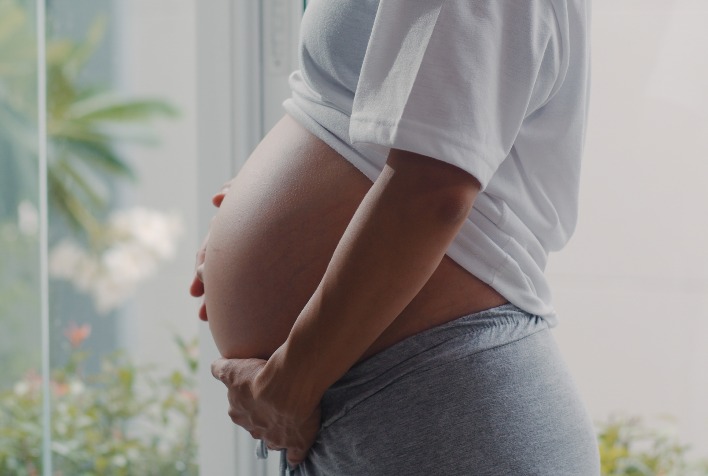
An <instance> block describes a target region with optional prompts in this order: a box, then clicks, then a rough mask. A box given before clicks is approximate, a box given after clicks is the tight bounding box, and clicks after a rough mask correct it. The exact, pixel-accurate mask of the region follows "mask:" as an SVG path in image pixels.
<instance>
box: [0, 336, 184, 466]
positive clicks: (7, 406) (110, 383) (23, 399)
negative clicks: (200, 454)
mask: <svg viewBox="0 0 708 476" xmlns="http://www.w3.org/2000/svg"><path fill="white" fill-rule="evenodd" d="M87 327H88V326H79V327H74V328H73V329H71V330H70V332H69V333H67V337H68V338H69V340H70V342H72V347H73V349H74V350H73V352H72V354H71V358H70V359H69V361H68V363H67V364H66V365H65V366H64V367H62V368H58V369H55V370H54V372H53V373H52V379H51V389H50V391H51V422H52V423H51V424H52V428H51V434H52V444H51V450H52V459H53V466H54V470H53V473H54V474H64V475H77V476H79V475H81V476H89V475H91V476H93V475H96V476H130V475H135V476H151V475H155V476H173V475H174V476H177V475H197V474H198V468H197V439H196V419H197V408H198V401H197V396H196V394H195V393H194V391H193V389H194V388H195V387H196V373H197V357H196V346H197V343H196V339H195V340H193V341H191V342H186V341H184V340H183V339H181V338H176V339H175V340H176V343H177V345H178V346H179V349H180V353H181V355H182V358H183V364H184V365H183V367H184V369H183V370H175V371H173V372H172V373H171V374H169V375H166V376H164V375H163V376H159V377H156V376H155V371H154V369H151V368H149V367H138V366H136V365H135V364H134V363H132V362H131V361H130V359H129V358H128V357H126V355H125V354H123V353H120V352H118V353H115V354H113V355H111V356H108V357H106V358H105V359H103V361H102V369H101V371H100V372H98V373H96V374H94V375H85V373H84V371H83V370H82V367H83V365H84V363H85V362H86V361H87V359H89V358H91V356H89V355H88V353H87V352H85V351H82V350H81V349H80V345H81V341H82V340H83V339H84V338H86V337H87V336H88V332H90V329H87ZM87 330H88V332H87ZM42 391H43V389H42V382H41V377H40V376H39V375H38V374H36V373H29V374H27V375H26V376H25V377H24V378H23V379H22V380H20V381H18V382H17V383H16V384H15V385H14V388H12V389H10V390H4V391H0V474H8V475H10V474H12V475H16V476H30V475H37V474H41V471H42V458H41V448H42V418H41V409H42Z"/></svg>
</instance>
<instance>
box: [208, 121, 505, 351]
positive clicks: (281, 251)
mask: <svg viewBox="0 0 708 476" xmlns="http://www.w3.org/2000/svg"><path fill="white" fill-rule="evenodd" d="M371 185H372V183H371V181H370V180H369V179H367V178H366V177H365V176H364V175H363V174H362V173H361V172H359V171H358V170H356V169H355V168H354V167H353V166H352V165H351V164H349V163H348V162H347V161H346V160H345V159H344V158H343V157H341V156H340V155H339V154H338V153H337V152H336V151H334V150H333V149H331V148H330V147H329V146H327V145H326V144H325V143H324V142H322V141H321V140H320V139H318V138H317V137H315V136H313V135H312V134H310V133H309V132H308V131H307V130H305V129H304V128H303V127H302V126H300V125H299V124H298V123H297V122H296V121H294V120H293V119H292V118H291V117H289V116H285V117H284V118H283V119H282V120H281V121H280V122H279V123H278V124H277V125H276V126H275V127H274V128H273V130H272V131H271V132H270V134H268V136H267V137H266V138H265V139H264V140H263V142H262V143H261V144H260V145H259V147H258V148H257V149H256V150H255V151H254V152H253V154H252V156H251V157H250V158H249V160H248V161H247V163H246V165H245V166H244V167H243V168H242V170H241V172H240V173H239V175H238V176H237V177H235V178H234V179H233V180H232V181H231V182H230V183H229V185H228V188H229V191H228V193H226V196H225V198H224V199H223V202H221V198H220V197H219V196H218V195H217V197H215V203H216V204H219V205H220V206H221V208H220V210H219V212H218V213H217V215H216V217H215V218H214V221H213V223H212V227H211V231H210V236H209V240H208V252H207V253H206V261H205V263H204V265H205V266H204V275H203V279H204V283H205V286H204V287H205V288H206V289H207V290H208V292H207V293H206V296H205V304H206V309H204V310H203V312H204V314H208V316H209V325H210V328H211V331H212V334H213V336H214V339H215V341H216V343H217V346H218V348H219V350H220V352H221V354H222V355H223V356H224V357H228V358H251V357H258V358H262V359H267V358H268V357H269V356H270V355H271V354H272V353H273V352H274V351H275V349H277V348H278V347H279V346H280V345H281V344H282V343H283V342H284V341H285V339H286V338H287V336H288V334H289V332H290V329H291V328H292V325H293V323H294V322H295V319H296V318H297V317H298V315H299V313H300V311H301V310H302V309H303V307H304V306H305V304H306V303H307V301H308V300H309V299H310V297H311V296H312V294H313V292H314V291H315V289H316V288H317V285H318V284H319V282H320V280H321V279H322V276H323V275H324V272H325V269H326V267H327V265H328V264H329V262H330V259H331V257H332V254H333V252H334V250H335V248H336V246H337V244H338V243H339V241H340V239H341V237H342V235H343V233H344V230H345V229H346V227H347V225H348V224H349V222H350V220H351V218H352V216H353V215H354V212H355V211H356V210H357V208H358V207H359V205H360V204H361V201H362V199H363V198H364V195H365V194H366V193H367V192H368V191H369V189H370V188H371ZM505 302H507V301H506V299H504V297H503V296H501V295H500V294H498V293H497V292H496V291H495V290H494V289H492V288H491V287H490V286H489V285H487V284H485V283H483V282H482V281H480V280H479V279H477V278H476V277H474V276H473V275H471V274H470V273H468V272H467V271H465V270H464V269H462V268H461V267H460V266H459V265H457V264H456V263H455V262H454V261H452V260H451V259H450V258H449V257H447V256H445V257H444V258H443V260H442V262H441V263H440V265H439V266H438V268H437V269H436V271H435V272H434V273H433V275H432V276H431V277H430V280H429V281H428V282H427V284H426V285H425V286H424V287H423V289H421V290H420V292H419V293H418V294H417V295H416V297H415V298H414V299H413V301H411V303H410V304H409V305H408V306H407V307H406V308H405V309H404V311H403V312H402V313H401V314H400V315H399V316H398V317H397V318H396V320H395V321H394V322H393V323H392V324H391V325H390V326H389V327H388V328H387V329H386V330H385V331H384V333H383V334H381V336H380V337H379V338H378V339H377V340H376V341H375V342H374V343H373V344H372V345H371V347H370V348H369V349H368V350H367V351H366V353H365V354H364V355H363V356H362V358H366V357H368V356H370V355H373V354H374V353H377V352H379V351H381V350H383V349H385V348H387V347H389V346H391V345H393V344H394V343H396V342H398V341H400V340H402V339H404V338H406V337H408V336H411V335H414V334H417V333H419V332H421V331H423V330H425V329H429V328H431V327H434V326H437V325H440V324H442V323H444V322H447V321H449V320H451V319H455V318H457V317H460V316H462V315H465V314H469V313H472V312H477V311H481V310H484V309H488V308H491V307H494V306H498V305H501V304H503V303H505Z"/></svg>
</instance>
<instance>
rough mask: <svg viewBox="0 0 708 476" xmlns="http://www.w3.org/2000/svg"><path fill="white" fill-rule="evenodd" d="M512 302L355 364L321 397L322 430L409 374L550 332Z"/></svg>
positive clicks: (539, 320)
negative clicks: (540, 332) (536, 334)
mask: <svg viewBox="0 0 708 476" xmlns="http://www.w3.org/2000/svg"><path fill="white" fill-rule="evenodd" d="M549 327H550V326H549V323H548V322H546V321H545V320H544V319H543V318H542V317H540V316H535V315H533V314H530V313H528V312H526V311H524V310H522V309H520V308H518V307H517V306H515V305H513V304H510V303H509V304H503V305H501V306H497V307H493V308H491V309H487V310H484V311H480V312H476V313H473V314H469V315H466V316H462V317H460V318H457V319H454V320H452V321H449V322H446V323H445V324H442V325H440V326H437V327H433V328H431V329H428V330H426V331H423V332H421V333H419V334H416V335H413V336H411V337H408V338H406V339H404V340H402V341H401V342H398V343H397V344H394V345H393V346H391V347H389V348H387V349H384V350H382V351H381V352H379V353H377V354H375V355H373V356H371V357H369V358H368V359H366V360H364V361H362V362H360V363H358V364H356V365H355V366H354V367H352V368H351V369H350V370H349V371H348V372H347V373H346V374H344V376H342V378H340V379H339V380H338V381H337V382H335V383H334V385H332V387H330V389H329V390H327V392H326V393H325V395H324V397H323V399H322V407H323V408H322V410H323V417H324V420H323V427H326V426H328V425H329V424H331V423H332V422H333V421H335V420H337V419H338V418H340V417H341V415H343V414H346V412H348V411H349V409H351V408H352V407H353V406H355V405H356V404H358V403H359V402H361V401H362V400H364V399H366V398H367V397H369V396H371V395H373V394H374V393H376V392H378V391H379V390H380V389H382V388H383V387H386V386H387V385H389V384H390V383H391V382H393V381H395V380H398V379H400V378H401V377H403V376H404V375H406V374H408V373H411V372H416V371H421V370H424V369H426V368H431V367H436V366H438V365H442V364H445V363H447V362H450V361H453V360H457V359H459V358H461V357H464V356H470V355H473V354H475V353H478V352H482V351H484V350H489V349H492V348H494V347H498V346H500V345H504V344H508V343H510V342H514V341H516V340H519V339H523V338H524V337H527V336H529V335H531V334H535V333H536V332H539V331H542V330H544V329H548V328H549Z"/></svg>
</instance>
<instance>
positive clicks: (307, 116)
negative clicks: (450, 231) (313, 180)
mask: <svg viewBox="0 0 708 476" xmlns="http://www.w3.org/2000/svg"><path fill="white" fill-rule="evenodd" d="M589 22H590V0H312V1H310V2H309V4H308V7H307V10H306V12H305V15H304V17H303V21H302V30H301V41H300V65H299V66H300V69H299V70H298V71H295V72H294V73H293V74H292V75H291V77H290V86H291V89H292V97H291V98H290V99H288V100H286V101H285V103H284V107H285V109H286V111H287V112H288V113H289V114H291V115H292V116H293V117H294V118H295V119H296V120H298V121H299V122H300V123H301V124H303V125H304V126H305V127H306V128H308V129H309V130H310V131H311V132H312V133H314V134H315V135H317V136H318V137H320V138H321V139H322V140H324V141H325V142H326V143H328V144H329V145H330V146H331V147H333V148H334V149H335V150H337V151H338V152H339V153H340V154H341V155H343V156H344V157H345V158H346V159H347V160H349V161H350V162H351V163H352V164H353V165H354V166H356V167H357V168H358V169H359V170H361V171H362V172H363V173H364V174H365V175H366V176H368V177H369V178H370V179H371V180H372V181H373V180H376V178H377V177H378V175H379V173H380V172H381V170H382V169H383V167H384V164H385V163H386V159H387V156H388V152H389V150H390V149H391V148H396V149H403V150H408V151H412V152H416V153H418V154H422V155H426V156H430V157H433V158H435V159H437V160H441V161H444V162H447V163H450V164H453V165H455V166H457V167H460V168H461V169H463V170H465V171H467V172H469V173H470V174H472V175H473V176H475V177H476V178H477V179H478V180H479V182H480V183H481V185H482V191H481V193H480V194H479V195H478V197H477V199H476V201H475V203H474V209H473V210H472V212H471V213H470V215H469V217H468V219H467V220H466V222H465V223H464V225H463V227H462V229H461V231H460V232H459V234H458V235H457V236H456V237H455V239H454V241H453V243H452V244H451V245H450V247H449V249H448V250H447V254H448V256H450V257H451V258H452V259H453V260H454V261H456V262H457V263H459V264H460V265H461V266H462V267H464V268H465V269H466V270H468V271H469V272H470V273H472V274H474V275H475V276H477V277H478V278H480V279H481V280H482V281H484V282H486V283H488V284H490V285H491V286H492V287H493V288H495V289H496V290H497V291H498V292H499V293H501V294H502V295H503V296H504V297H505V298H506V299H508V300H509V301H510V302H511V303H513V304H515V305H517V306H518V307H520V308H522V309H524V310H526V311H528V312H530V313H532V314H535V315H539V316H543V317H544V318H546V319H547V320H549V322H550V323H551V325H556V314H555V311H554V309H553V306H552V303H551V293H550V289H549V286H548V283H547V281H546V278H545V276H544V273H543V272H544V268H545V266H546V260H547V256H548V253H549V252H550V251H556V250H559V249H561V248H562V247H563V246H564V245H565V244H566V243H567V241H568V239H569V238H570V236H571V234H572V233H573V230H574V228H575V224H576V220H577V211H578V186H579V174H580V162H581V156H582V151H583V146H584V137H585V129H586V121H587V113H588V99H589V92H590V91H589V89H590V88H589V78H590V46H589Z"/></svg>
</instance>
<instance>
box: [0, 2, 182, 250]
mask: <svg viewBox="0 0 708 476" xmlns="http://www.w3.org/2000/svg"><path fill="white" fill-rule="evenodd" d="M105 28H106V21H105V18H97V19H96V20H95V21H94V23H93V25H92V26H91V28H90V29H89V31H88V33H87V35H86V38H85V39H84V40H82V41H74V40H70V39H66V38H52V37H51V34H50V35H49V39H48V40H47V45H46V65H45V67H46V72H47V83H48V91H47V109H46V113H47V114H46V115H47V138H46V139H47V149H48V165H47V180H48V189H49V193H50V202H51V204H52V207H53V210H54V211H55V212H56V213H57V215H58V216H61V217H63V218H64V219H65V220H66V221H67V222H68V223H69V224H70V225H71V226H73V227H74V228H75V229H76V230H77V231H78V232H82V233H85V234H86V237H87V238H88V240H89V242H91V241H92V240H93V239H94V238H96V237H98V236H100V234H101V230H102V227H101V218H102V213H103V212H104V211H105V209H106V206H107V205H108V204H109V203H110V201H111V200H110V197H111V193H112V190H113V189H114V188H115V186H114V182H115V180H116V179H128V180H131V179H134V175H133V171H132V169H131V167H130V165H129V163H128V162H126V161H125V160H124V159H123V158H122V157H121V156H120V155H119V154H118V153H117V152H116V144H118V143H125V142H139V143H143V144H151V143H153V144H154V143H155V142H156V139H155V136H154V135H153V134H151V133H150V132H149V130H148V129H147V128H146V125H147V121H149V120H150V119H153V118H157V117H174V116H176V114H177V112H176V110H175V108H174V107H172V106H171V105H170V104H168V103H166V102H165V101H161V100H156V99H132V98H131V99H128V98H124V97H121V96H119V95H117V94H116V93H115V92H113V91H111V90H110V89H109V88H108V87H104V86H99V85H96V84H89V85H86V84H83V83H82V81H81V80H80V79H81V78H80V76H81V73H82V71H83V70H84V68H85V66H86V64H87V62H88V61H89V60H90V58H91V57H92V56H93V55H94V53H95V51H96V48H97V47H98V46H99V45H100V43H101V40H102V39H103V37H104V33H105ZM36 60H37V51H36V39H35V36H34V23H33V21H32V18H31V15H30V14H28V7H25V6H24V5H23V4H22V3H21V2H19V1H18V0H0V154H1V155H2V156H3V158H2V160H1V161H0V194H1V196H2V200H1V201H0V202H1V203H2V204H3V205H2V208H0V218H2V217H3V215H4V216H5V217H7V215H8V214H9V215H11V218H13V217H12V215H14V214H15V211H16V210H17V206H18V205H19V203H20V202H21V201H22V200H28V199H29V200H31V201H35V200H36V199H35V197H31V196H28V191H29V193H30V194H31V193H32V191H34V190H36V186H35V185H34V184H35V182H36V180H37V153H38V147H39V146H38V144H39V141H40V140H41V138H40V137H38V130H37V115H38V113H37V98H36V96H37V93H36V88H37V81H36V78H37V67H36Z"/></svg>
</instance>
